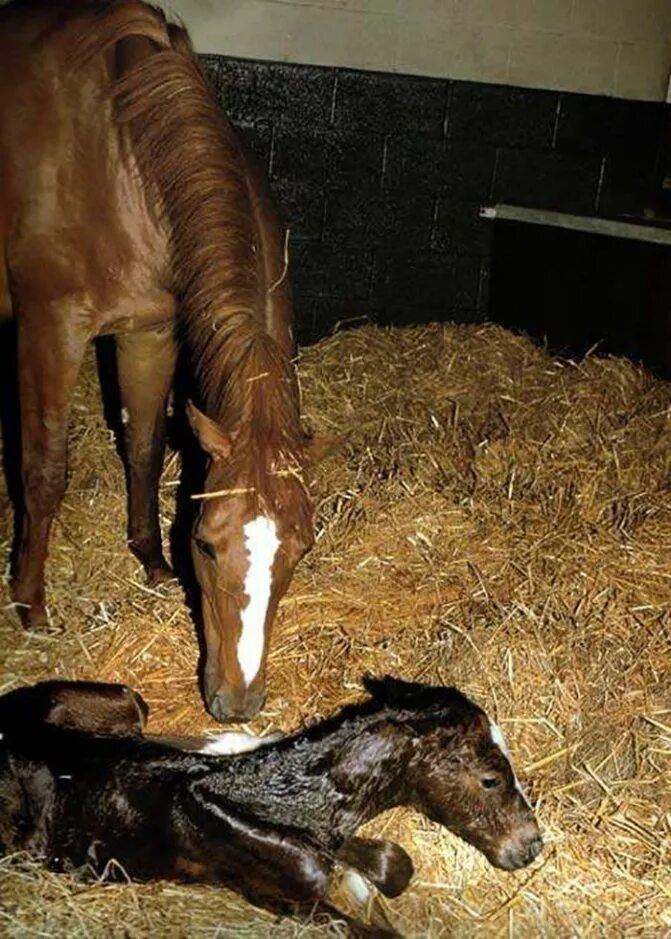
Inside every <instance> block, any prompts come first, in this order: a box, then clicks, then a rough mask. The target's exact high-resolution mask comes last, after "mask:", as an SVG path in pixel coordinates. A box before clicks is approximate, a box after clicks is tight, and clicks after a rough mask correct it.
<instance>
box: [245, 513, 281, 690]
mask: <svg viewBox="0 0 671 939" xmlns="http://www.w3.org/2000/svg"><path fill="white" fill-rule="evenodd" d="M243 531H244V533H245V545H246V547H247V553H248V554H249V567H248V569H247V575H246V577H245V593H246V594H247V596H248V597H249V602H248V603H247V606H246V607H245V608H244V610H243V611H242V631H241V633H240V639H239V640H238V662H239V663H240V671H241V672H242V677H243V678H244V680H245V683H246V684H247V685H250V684H251V683H252V681H253V680H254V678H255V677H256V675H257V672H258V670H259V666H260V665H261V656H262V654H263V638H264V626H265V623H266V613H267V612H268V603H269V601H270V588H271V586H272V571H273V562H274V560H275V555H276V553H277V549H278V547H279V544H280V542H279V539H278V537H277V526H276V525H275V522H274V521H273V520H272V519H271V518H266V517H265V516H264V515H259V516H258V518H255V519H253V521H251V522H247V524H246V525H245V526H244V528H243Z"/></svg>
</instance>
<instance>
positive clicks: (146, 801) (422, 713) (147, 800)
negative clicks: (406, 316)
mask: <svg viewBox="0 0 671 939" xmlns="http://www.w3.org/2000/svg"><path fill="white" fill-rule="evenodd" d="M365 687H366V689H367V691H368V692H369V695H370V697H369V699H368V700H367V701H365V702H363V703H362V704H358V705H352V706H349V707H346V708H345V709H343V710H342V711H341V712H340V713H339V714H337V715H336V716H335V717H333V718H331V719H329V720H327V721H323V722H321V723H319V724H317V725H315V726H314V727H312V728H310V729H308V730H305V731H301V732H299V733H297V734H295V735H293V736H290V737H287V738H283V739H282V740H279V741H277V740H275V741H273V742H270V743H264V741H263V740H259V741H256V744H257V747H258V748H257V749H256V750H254V751H252V752H247V753H244V754H237V755H228V756H222V755H218V754H216V753H214V752H213V750H215V749H216V748H217V746H223V748H224V749H226V748H227V746H228V743H227V741H228V742H230V739H231V738H230V737H229V736H228V735H222V738H220V740H219V742H218V743H214V744H213V743H212V742H210V744H209V745H207V746H205V747H204V748H201V749H200V750H198V751H196V752H194V751H193V747H194V746H195V745H196V744H195V743H194V741H193V740H191V741H182V740H181V739H179V738H175V739H171V740H169V741H168V742H166V740H167V738H166V740H161V738H154V737H142V736H141V732H142V728H143V726H144V720H145V717H146V706H145V705H144V702H143V701H142V699H141V698H140V697H139V695H137V694H135V693H134V692H132V691H130V690H129V689H127V688H124V687H123V686H109V685H93V684H78V683H68V682H48V683H44V684H42V685H36V686H34V687H32V688H25V689H20V690H18V691H15V692H12V693H10V694H8V695H5V696H4V697H3V698H0V733H2V740H0V847H1V848H2V849H4V850H5V851H15V850H29V851H31V852H33V853H35V854H37V855H39V856H41V857H44V858H45V860H46V861H47V862H48V863H50V864H52V865H56V866H58V865H62V864H64V863H67V864H70V865H73V864H74V865H82V864H86V863H91V862H92V863H93V865H94V867H95V868H97V869H99V870H102V869H104V868H105V865H106V864H108V863H109V862H110V861H111V860H112V859H115V860H116V861H117V862H118V863H119V864H120V865H122V867H123V868H124V869H125V871H126V872H127V873H128V874H129V875H131V876H133V877H136V878H139V879H147V878H156V877H168V878H181V879H196V880H202V881H210V882H227V883H233V884H234V885H236V886H237V887H238V888H239V889H241V890H242V891H243V892H244V893H246V894H247V895H249V896H251V897H252V898H253V899H255V900H257V901H259V902H264V903H271V904H277V903H278V902H281V903H283V904H286V903H296V902H301V901H309V902H314V901H317V900H323V899H326V900H328V899H333V898H334V897H335V894H336V893H337V889H336V888H338V889H341V890H342V889H345V892H347V893H349V895H350V896H353V897H354V899H355V900H357V901H358V902H360V903H361V904H362V905H364V904H365V903H366V901H367V900H368V899H370V897H371V895H372V891H373V886H371V885H374V887H376V888H377V889H379V890H380V891H381V892H382V893H384V894H385V895H386V896H397V895H398V894H399V893H401V892H402V891H403V890H404V889H405V887H406V886H407V884H408V882H409V880H410V878H411V876H412V863H411V861H410V858H409V857H408V855H407V854H406V852H405V851H404V850H403V849H402V848H400V847H399V846H398V845H395V844H392V843H390V842H383V841H370V840H365V839H361V838H357V837H356V831H357V829H358V828H359V827H360V826H361V825H363V824H364V823H365V822H367V821H368V820H369V819H371V818H374V817H375V816H376V815H378V814H379V813H381V812H383V811H384V810H385V809H388V808H391V807H393V806H398V805H407V806H412V807H414V808H416V809H418V810H419V811H421V812H423V813H424V814H425V815H427V816H428V817H429V818H431V819H434V820H435V821H437V822H439V823H440V824H442V825H444V826H446V827H447V828H449V829H450V830H451V831H453V832H455V833H456V834H457V835H459V836H460V837H462V838H464V839H465V840H466V841H468V842H470V843H471V844H473V845H475V847H476V848H478V849H479V850H480V851H482V852H483V853H484V854H485V856H486V857H487V858H488V860H489V861H490V862H491V863H492V864H494V865H495V866H497V867H501V868H504V869H506V870H514V869H516V868H521V867H524V866H526V865H527V864H529V863H531V862H532V861H533V860H534V859H535V858H536V857H537V855H538V854H539V852H540V850H541V847H542V840H541V837H540V833H539V830H538V826H537V824H536V820H535V817H534V813H533V810H532V808H531V806H530V804H529V802H528V801H527V799H526V797H525V795H524V793H523V792H522V790H521V788H520V785H519V783H518V781H517V779H516V777H515V774H514V772H513V770H512V767H511V764H510V761H509V758H508V754H507V750H506V749H505V744H504V742H503V738H502V737H501V732H500V730H499V729H498V728H497V727H496V725H494V724H492V723H491V722H490V720H489V719H488V717H487V715H486V714H485V713H484V711H482V710H481V709H480V708H479V707H477V706H476V705H475V704H473V703H472V702H471V701H469V700H468V698H466V697H465V696H464V695H462V694H461V693H460V692H459V691H456V690H455V689H452V688H444V687H430V686H428V685H420V684H413V683H407V682H403V681H399V680H396V679H391V678H385V679H382V680H376V679H372V678H366V679H365ZM115 702H116V707H115ZM201 743H202V741H201ZM234 743H235V740H234ZM182 744H184V746H189V747H190V748H191V749H190V750H189V751H187V750H186V749H179V748H180V747H182ZM247 749H248V747H247ZM343 867H344V868H345V876H344V877H342V869H343ZM336 872H337V873H336Z"/></svg>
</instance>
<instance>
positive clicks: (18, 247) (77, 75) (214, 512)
mask: <svg viewBox="0 0 671 939" xmlns="http://www.w3.org/2000/svg"><path fill="white" fill-rule="evenodd" d="M0 178H1V179H2V191H1V192H0V258H2V260H1V261H0V316H2V315H4V316H11V317H14V318H15V319H16V322H17V331H18V372H19V392H20V410H21V430H22V479H23V486H24V498H25V518H24V523H23V529H22V532H21V535H20V541H19V548H18V554H17V561H16V567H15V571H14V577H13V581H12V590H13V598H14V601H15V602H16V605H17V608H18V609H19V611H20V612H21V614H22V617H23V620H24V622H25V624H26V625H27V626H40V625H42V624H43V623H44V622H45V619H46V608H45V594H44V565H45V560H46V553H47V541H48V537H49V530H50V527H51V523H52V520H53V518H54V515H55V513H56V511H57V509H58V506H59V503H60V500H61V498H62V495H63V492H64V489H65V484H66V461H67V456H66V442H67V421H68V410H69V404H70V398H71V395H72V391H73V387H74V384H75V381H76V379H77V374H78V371H79V367H80V364H81V361H82V356H83V354H84V350H85V348H86V345H87V343H88V341H89V340H90V339H91V338H92V337H95V336H100V335H102V334H114V336H115V337H116V346H117V360H118V374H119V385H120V393H121V402H122V405H123V411H122V415H123V420H124V422H125V444H126V455H127V476H128V492H129V524H128V531H129V540H130V546H131V548H132V550H133V552H134V553H135V554H136V555H137V557H138V558H139V559H140V561H141V562H142V564H143V565H144V568H145V570H146V573H147V577H148V579H149V581H150V582H156V581H160V580H163V579H165V578H167V577H169V576H171V571H170V568H169V566H168V564H167V563H166V561H165V559H164V556H163V552H162V548H161V535H160V529H159V520H158V500H157V486H158V479H159V476H160V472H161V468H162V463H163V451H164V429H165V405H166V397H167V395H168V392H169V389H170V386H171V383H172V379H173V372H174V366H175V358H176V352H177V346H178V342H180V341H182V339H184V341H185V342H186V343H187V345H188V348H189V351H190V356H191V361H192V363H193V371H194V374H195V382H196V386H197V389H198V395H197V397H199V398H200V402H199V403H200V404H201V407H202V411H201V410H198V409H197V408H196V407H195V406H194V405H189V418H190V421H191V424H192V427H193V429H194V431H195V433H196V434H197V436H198V439H199V441H200V443H201V445H202V447H203V448H204V449H205V450H206V451H207V454H208V455H209V458H210V460H209V468H208V472H207V478H206V484H205V492H204V496H205V498H203V500H202V503H201V510H200V514H199V516H198V519H197V521H196V523H195V526H194V530H193V533H192V554H193V560H194V565H195V571H196V576H197V578H198V581H199V583H200V587H201V594H202V609H203V621H204V631H205V641H206V647H207V648H206V662H205V670H204V691H205V698H206V701H207V706H208V708H209V710H210V711H211V713H212V714H213V715H214V716H215V717H217V718H219V719H225V718H229V717H250V716H252V715H253V714H255V713H256V712H257V711H258V710H259V708H260V707H261V705H262V703H263V697H264V682H265V661H266V655H267V648H268V635H269V631H270V627H271V624H272V621H273V617H274V614H275V612H276V609H277V605H278V602H279V600H280V598H281V597H282V595H283V594H284V592H285V591H286V589H287V586H288V584H289V581H290V578H291V575H292V572H293V570H294V567H295V565H296V563H297V561H298V560H299V558H300V557H301V556H302V555H303V554H304V553H305V552H306V551H307V550H308V548H309V547H310V546H311V544H312V541H313V530H312V510H311V505H310V500H309V497H308V494H307V491H306V486H305V481H304V479H305V471H306V468H307V463H308V460H309V456H310V451H311V449H314V448H313V447H311V444H310V442H309V441H308V440H307V439H306V437H305V436H304V434H303V432H302V430H301V426H300V422H299V397H298V389H297V383H296V378H295V375H294V372H293V367H292V363H291V357H292V355H293V353H294V342H293V335H292V329H291V324H292V309H291V296H290V289H289V284H288V281H287V278H286V250H285V247H286V246H285V236H284V231H283V230H282V228H281V227H280V225H279V223H278V221H277V219H276V216H275V214H274V211H273V209H272V207H271V202H270V198H269V195H268V192H267V188H266V183H265V180H264V178H263V176H262V174H260V173H259V172H258V171H257V170H255V169H254V168H253V166H252V164H251V161H250V160H249V159H248V158H247V157H246V156H245V155H244V153H243V151H242V149H241V146H240V144H239V142H238V141H237V139H236V137H235V135H234V132H233V130H232V128H231V126H230V124H229V123H228V121H227V120H226V118H225V117H224V115H223V114H222V113H221V111H220V109H219V108H218V106H217V104H216V102H215V100H214V97H213V95H212V93H211V91H210V89H209V87H208V84H207V82H206V80H205V78H204V77H203V75H202V73H201V72H200V70H199V67H198V65H197V62H196V59H195V56H194V55H193V52H192V49H191V46H190V43H189V39H188V37H187V35H186V33H185V32H184V31H183V30H182V29H180V28H178V27H176V26H173V25H169V24H168V23H167V22H166V20H165V18H164V16H163V15H162V14H161V13H160V12H159V11H157V10H155V9H153V8H151V7H149V6H147V5H145V4H144V3H142V2H139V0H112V2H103V0H67V2H66V0H62V2H54V0H16V2H14V3H12V4H10V5H9V6H8V7H6V8H4V9H3V10H2V11H1V12H0ZM208 497H209V498H208Z"/></svg>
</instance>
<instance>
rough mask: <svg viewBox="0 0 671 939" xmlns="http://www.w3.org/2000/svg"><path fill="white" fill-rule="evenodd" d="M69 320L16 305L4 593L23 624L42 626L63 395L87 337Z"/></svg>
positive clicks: (61, 488) (60, 472)
mask: <svg viewBox="0 0 671 939" xmlns="http://www.w3.org/2000/svg"><path fill="white" fill-rule="evenodd" d="M72 322H75V323H76V316H73V312H72V311H71V310H67V309H66V310H63V309H57V308H55V307H52V306H49V305H46V306H41V307H39V308H38V309H35V310H33V309H31V308H26V307H23V308H22V309H21V311H20V316H19V322H18V365H19V369H18V371H19V398H20V411H21V478H22V482H23V498H24V517H23V527H22V531H21V537H20V540H19V547H18V552H17V557H16V567H15V570H14V576H13V578H12V585H11V591H12V598H13V600H14V602H15V603H16V608H17V610H18V613H19V616H20V617H21V619H22V621H23V623H24V625H25V626H26V627H29V628H41V627H44V626H46V625H47V624H48V619H47V613H46V608H45V596H44V566H45V562H46V557H47V546H48V542H49V533H50V531H51V524H52V522H53V519H54V516H55V514H56V512H57V511H58V507H59V505H60V502H61V499H62V498H63V493H64V492H65V484H66V471H67V434H68V415H69V413H70V400H71V397H72V391H73V389H74V386H75V383H76V381H77V376H78V374H79V368H80V365H81V361H82V357H83V354H84V349H85V347H86V341H87V338H88V337H87V335H86V334H85V333H83V332H82V330H81V327H80V326H73V325H68V324H71V323H72Z"/></svg>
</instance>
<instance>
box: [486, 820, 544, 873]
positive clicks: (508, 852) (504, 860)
mask: <svg viewBox="0 0 671 939" xmlns="http://www.w3.org/2000/svg"><path fill="white" fill-rule="evenodd" d="M542 850H543V839H542V838H541V836H540V833H539V831H538V828H537V827H536V825H528V826H525V827H524V828H523V829H522V831H520V832H519V833H517V834H516V835H515V836H513V837H512V838H510V839H509V840H508V841H506V842H505V843H504V844H503V845H502V846H501V848H500V850H499V851H498V852H497V854H496V857H495V858H491V861H492V863H493V864H494V865H495V866H496V867H501V868H503V870H506V871H515V870H519V869H520V868H521V867H527V865H529V864H531V863H532V862H533V861H535V860H536V858H537V857H538V855H539V854H540V853H541V851H542Z"/></svg>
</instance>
